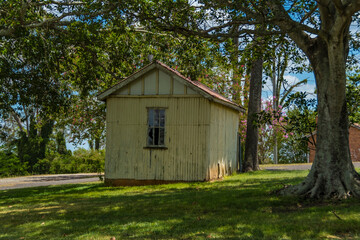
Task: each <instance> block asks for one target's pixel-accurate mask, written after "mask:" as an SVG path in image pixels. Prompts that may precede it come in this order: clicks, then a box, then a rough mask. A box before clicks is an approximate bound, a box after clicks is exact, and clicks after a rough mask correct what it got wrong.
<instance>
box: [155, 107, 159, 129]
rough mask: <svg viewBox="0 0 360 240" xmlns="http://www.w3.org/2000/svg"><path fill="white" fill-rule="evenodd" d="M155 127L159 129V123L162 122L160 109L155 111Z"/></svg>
mask: <svg viewBox="0 0 360 240" xmlns="http://www.w3.org/2000/svg"><path fill="white" fill-rule="evenodd" d="M154 117H155V118H154V126H155V127H158V126H159V121H160V110H159V109H155V116H154Z"/></svg>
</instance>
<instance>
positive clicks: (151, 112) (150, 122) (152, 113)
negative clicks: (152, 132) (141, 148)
mask: <svg viewBox="0 0 360 240" xmlns="http://www.w3.org/2000/svg"><path fill="white" fill-rule="evenodd" d="M148 111H149V116H148V118H149V121H148V123H149V127H153V126H154V109H149V110H148Z"/></svg>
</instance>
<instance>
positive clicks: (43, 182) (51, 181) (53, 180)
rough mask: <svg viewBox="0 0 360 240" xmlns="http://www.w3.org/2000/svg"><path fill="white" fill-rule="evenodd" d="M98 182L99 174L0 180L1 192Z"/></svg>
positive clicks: (39, 176)
mask: <svg viewBox="0 0 360 240" xmlns="http://www.w3.org/2000/svg"><path fill="white" fill-rule="evenodd" d="M98 181H100V179H99V174H97V173H76V174H52V175H34V176H25V177H13V178H0V190H7V189H16V188H28V187H40V186H50V185H61V184H69V183H85V182H98Z"/></svg>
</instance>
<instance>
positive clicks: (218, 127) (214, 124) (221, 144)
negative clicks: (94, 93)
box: [98, 61, 243, 185]
mask: <svg viewBox="0 0 360 240" xmlns="http://www.w3.org/2000/svg"><path fill="white" fill-rule="evenodd" d="M98 99H99V100H102V101H106V107H107V111H106V128H107V130H106V157H105V183H106V184H107V185H145V184H159V183H169V182H179V181H207V180H211V179H217V178H221V177H223V176H225V175H228V174H231V173H232V172H234V171H235V170H236V167H237V162H236V160H237V154H236V153H237V134H238V125H239V112H240V111H243V108H242V107H240V106H239V105H237V104H235V103H233V102H231V101H230V100H229V99H227V98H225V97H223V96H221V95H220V94H218V93H216V92H215V91H213V90H211V89H209V88H208V87H206V86H205V85H203V84H202V83H200V82H198V81H191V80H190V79H188V78H186V77H184V76H183V75H181V74H180V73H179V72H178V71H176V70H174V69H172V68H170V67H168V66H166V65H165V64H163V63H161V62H159V61H154V62H152V63H151V64H149V65H147V66H145V67H144V68H142V69H140V70H139V71H137V72H136V73H134V74H132V75H131V76H129V77H128V78H126V79H124V80H123V81H121V82H120V83H118V84H116V85H115V86H113V87H112V88H110V89H108V90H106V91H105V92H103V93H101V94H100V95H99V96H98Z"/></svg>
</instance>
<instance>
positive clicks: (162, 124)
mask: <svg viewBox="0 0 360 240" xmlns="http://www.w3.org/2000/svg"><path fill="white" fill-rule="evenodd" d="M160 127H165V110H163V109H162V110H160Z"/></svg>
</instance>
